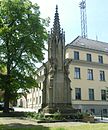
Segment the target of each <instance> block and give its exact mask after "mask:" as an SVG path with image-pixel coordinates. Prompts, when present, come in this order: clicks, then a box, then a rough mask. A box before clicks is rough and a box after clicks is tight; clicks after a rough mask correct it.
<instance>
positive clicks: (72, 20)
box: [31, 0, 108, 44]
mask: <svg viewBox="0 0 108 130" xmlns="http://www.w3.org/2000/svg"><path fill="white" fill-rule="evenodd" d="M31 1H32V2H33V3H37V4H38V5H39V6H40V12H41V17H42V18H47V17H50V26H49V28H48V30H50V29H51V28H52V27H53V21H54V14H55V7H56V5H58V12H59V18H60V25H61V28H63V30H64V31H65V35H66V44H68V43H70V42H72V41H73V40H74V39H75V38H76V37H77V36H79V35H81V20H80V8H79V3H80V1H82V0H31ZM86 13H87V30H88V31H87V32H88V38H90V39H94V40H96V38H97V39H98V40H99V41H103V42H108V0H86Z"/></svg>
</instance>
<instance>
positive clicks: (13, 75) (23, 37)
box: [0, 0, 48, 112]
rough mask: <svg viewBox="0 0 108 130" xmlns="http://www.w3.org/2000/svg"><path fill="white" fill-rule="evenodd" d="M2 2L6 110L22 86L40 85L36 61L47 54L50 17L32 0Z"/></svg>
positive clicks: (0, 49) (1, 78) (0, 83)
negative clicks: (45, 45) (37, 77)
mask: <svg viewBox="0 0 108 130" xmlns="http://www.w3.org/2000/svg"><path fill="white" fill-rule="evenodd" d="M0 5H1V6H0V88H1V90H3V91H4V112H9V109H8V108H9V101H10V100H11V99H12V98H13V97H14V96H15V95H16V94H17V91H18V89H19V88H22V89H24V90H26V89H28V88H31V87H34V86H37V83H36V80H35V75H36V63H37V62H41V61H42V60H43V58H44V57H43V50H44V49H45V47H44V41H45V40H46V39H47V32H46V29H45V27H46V26H47V24H48V20H46V19H42V18H41V17H40V12H39V6H38V5H37V4H32V2H30V1H29V0H1V2H0ZM3 68H4V69H3ZM2 70H5V71H4V72H3V71H2Z"/></svg>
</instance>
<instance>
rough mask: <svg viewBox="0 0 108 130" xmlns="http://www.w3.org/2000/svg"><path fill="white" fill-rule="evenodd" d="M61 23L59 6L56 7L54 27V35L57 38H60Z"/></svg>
mask: <svg viewBox="0 0 108 130" xmlns="http://www.w3.org/2000/svg"><path fill="white" fill-rule="evenodd" d="M60 32H61V29H60V22H59V14H58V5H56V12H55V16H54V25H53V34H54V35H56V36H60Z"/></svg>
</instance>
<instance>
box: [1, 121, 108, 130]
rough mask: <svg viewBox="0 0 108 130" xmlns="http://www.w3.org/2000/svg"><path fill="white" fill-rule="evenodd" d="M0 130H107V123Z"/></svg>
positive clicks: (3, 127)
mask: <svg viewBox="0 0 108 130" xmlns="http://www.w3.org/2000/svg"><path fill="white" fill-rule="evenodd" d="M0 130H108V124H107V123H98V124H90V123H87V124H85V125H78V126H71V127H70V126H69V127H68V126H65V127H64V128H63V127H45V126H42V125H41V124H40V125H38V126H17V128H16V126H15V124H14V125H9V126H6V125H0Z"/></svg>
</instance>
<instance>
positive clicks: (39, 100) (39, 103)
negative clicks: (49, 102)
mask: <svg viewBox="0 0 108 130" xmlns="http://www.w3.org/2000/svg"><path fill="white" fill-rule="evenodd" d="M39 104H41V96H39Z"/></svg>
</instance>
